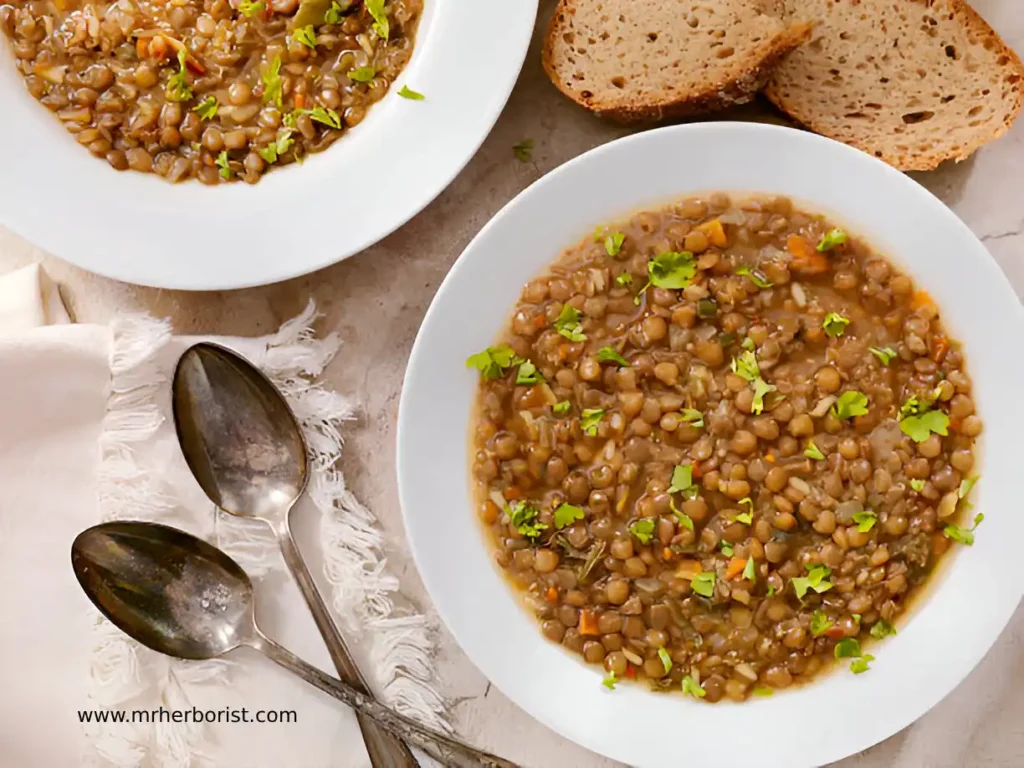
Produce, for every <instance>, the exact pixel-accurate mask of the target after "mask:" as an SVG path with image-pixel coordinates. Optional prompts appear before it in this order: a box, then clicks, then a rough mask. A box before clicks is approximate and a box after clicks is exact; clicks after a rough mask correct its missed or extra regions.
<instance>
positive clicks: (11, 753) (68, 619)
mask: <svg viewBox="0 0 1024 768" xmlns="http://www.w3.org/2000/svg"><path fill="white" fill-rule="evenodd" d="M0 308H2V309H0V371H2V373H3V376H2V378H0V585H3V588H2V589H0V669H2V670H3V671H2V673H0V682H2V684H3V693H2V694H0V755H2V756H3V759H2V761H0V762H2V763H3V764H4V765H9V766H18V768H54V767H55V766H72V765H101V766H117V768H127V767H129V766H130V767H138V768H144V767H145V766H159V768H197V767H198V766H218V768H235V767H237V768H264V767H265V768H327V767H328V766H340V767H341V768H366V767H367V766H368V765H369V760H368V758H367V756H366V752H365V748H364V747H363V744H362V739H361V736H360V734H359V730H358V726H357V724H356V721H355V718H354V716H353V715H352V713H351V712H350V711H349V710H347V709H346V708H345V707H344V706H343V705H341V704H340V703H339V702H337V701H335V700H333V699H331V698H329V697H327V696H325V695H323V694H321V693H320V692H319V691H317V690H315V689H313V688H312V687H310V686H308V685H306V684H305V683H303V682H302V681H300V680H298V679H296V678H294V677H292V676H290V675H289V674H288V673H286V672H284V671H283V670H280V669H279V668H277V667H276V666H274V665H273V664H272V663H271V662H269V661H267V660H266V659H263V658H262V657H261V656H259V655H258V654H256V653H255V652H251V651H249V650H248V649H243V650H241V651H237V652H234V653H232V654H231V655H230V656H229V657H228V658H227V659H226V660H224V661H212V662H184V661H178V660H173V659H169V658H168V657H165V656H161V655H160V654H156V653H153V652H151V651H149V650H147V649H145V648H142V647H141V646H139V645H137V644H136V643H134V642H133V641H130V640H128V639H126V638H125V637H124V635H122V634H121V633H120V632H119V631H118V630H116V628H114V627H113V626H112V625H111V624H110V623H109V622H107V621H106V620H104V619H102V618H101V617H100V616H99V613H98V612H97V611H96V610H95V609H94V608H93V607H92V605H91V604H90V603H89V602H88V600H87V598H86V597H85V595H84V594H83V593H82V592H81V590H80V588H79V586H78V584H77V582H76V580H75V577H74V574H73V573H72V570H71V563H70V546H71V542H72V540H73V539H74V537H75V535H77V534H78V533H79V532H80V531H81V530H83V529H85V528H87V527H89V526H90V525H94V524H96V523H98V522H100V521H102V520H107V519H148V520H154V521H159V522H163V523H166V524H169V525H174V526H176V527H179V528H183V529H185V530H188V531H190V532H192V533H195V534H197V535H200V536H202V537H204V538H206V539H207V540H209V541H211V542H213V543H215V544H217V545H219V546H221V547H222V548H224V549H225V550H227V551H228V552H229V553H230V554H232V556H234V557H235V558H236V559H237V560H238V561H239V562H240V563H241V564H242V565H243V566H244V567H245V568H246V570H247V571H248V572H249V573H250V575H251V576H253V577H254V580H255V581H256V582H257V583H256V594H257V619H258V620H259V621H260V624H261V626H262V627H263V629H264V630H265V631H266V632H267V634H269V635H270V636H271V637H273V638H275V639H277V640H279V641H280V642H282V643H283V644H285V645H286V646H288V647H289V648H291V649H292V650H293V651H295V652H296V653H297V654H298V655H300V656H302V657H303V658H305V659H307V660H308V661H310V662H311V663H313V664H315V665H317V666H319V667H321V668H322V669H324V670H332V666H331V662H330V658H329V656H328V654H327V651H326V648H325V647H324V646H323V643H322V641H321V639H320V637H319V634H318V633H317V631H316V628H315V625H314V624H313V621H312V618H311V616H310V615H309V612H308V610H307V609H306V606H305V604H304V603H303V601H302V598H301V596H300V594H299V592H298V590H297V588H296V587H295V586H294V584H293V582H292V581H291V579H290V577H289V576H288V575H287V573H286V572H285V571H284V566H283V563H282V561H281V559H280V557H279V554H278V553H277V548H276V543H275V542H274V541H273V539H271V538H270V537H269V535H267V534H266V532H265V531H264V530H263V528H262V526H260V525H259V524H256V523H251V522H248V521H240V520H237V519H234V518H230V517H229V516H227V515H225V514H224V513H220V512H218V511H217V510H216V509H215V508H214V507H213V505H212V504H210V502H209V501H207V500H206V498H205V496H204V495H203V494H202V491H201V490H200V489H199V487H198V485H197V484H196V483H195V481H194V479H193V478H192V477H191V474H190V473H189V471H188V468H187V466H186V465H185V463H184V459H183V458H182V457H181V455H180V451H179V449H178V446H177V441H176V438H175V436H174V430H173V425H172V423H171V421H170V418H169V400H170V392H169V373H170V371H172V370H173V365H174V362H175V361H176V360H177V358H178V356H179V355H180V354H181V352H182V351H183V349H184V348H185V347H186V346H188V344H190V343H193V342H194V341H195V340H194V339H180V338H174V337H172V335H171V333H170V329H169V328H168V327H167V326H166V324H164V323H162V322H158V321H154V320H152V319H151V318H148V317H144V316H130V317H123V318H119V319H117V320H115V321H114V323H112V325H111V326H110V327H107V326H97V325H74V324H69V323H68V318H67V314H66V312H65V311H64V307H63V304H62V303H61V302H60V298H59V294H58V292H57V289H56V287H55V286H53V285H52V284H51V283H50V282H49V280H48V279H47V278H46V276H45V274H44V273H42V272H41V271H40V269H39V268H38V267H36V266H32V267H28V268H26V269H23V270H19V271H18V272H16V273H13V274H12V275H8V276H6V277H0ZM314 319H315V310H314V308H313V307H312V306H310V307H309V308H307V310H306V311H305V312H304V313H303V314H302V315H300V316H299V317H297V318H295V319H294V320H292V321H290V322H289V323H286V324H285V326H283V327H282V329H281V330H280V331H279V332H278V333H277V334H275V335H274V336H270V337H266V338H262V339H224V338H218V339H217V341H218V343H221V344H224V345H226V346H229V347H232V348H235V349H236V350H238V351H239V352H241V353H242V354H244V355H246V356H247V357H248V358H249V359H251V360H253V361H254V362H255V363H256V364H257V365H259V366H260V367H261V368H262V369H263V370H264V371H265V372H267V373H268V375H270V376H271V378H272V379H274V380H275V382H276V383H277V384H278V385H279V386H280V387H281V388H282V390H283V391H284V392H285V394H286V397H287V398H288V399H289V402H290V404H291V405H292V408H293V409H294V410H295V411H296V415H297V416H298V418H299V420H300V421H301V422H302V423H303V427H304V431H305V434H306V437H307V440H308V441H309V445H310V451H311V454H312V477H311V482H310V489H309V493H308V495H307V498H306V499H305V500H304V502H302V503H301V504H302V506H300V507H299V508H298V509H297V510H296V513H295V518H296V520H295V522H296V529H297V531H296V533H297V536H298V538H299V546H300V548H301V549H302V550H303V553H304V554H305V555H306V556H307V559H308V560H309V564H310V570H311V571H312V572H313V573H314V574H315V575H316V576H317V580H318V581H319V582H320V585H321V588H322V589H324V590H325V595H327V596H328V602H329V603H331V604H332V607H333V608H334V609H335V614H336V618H338V619H340V621H341V624H342V626H343V627H344V630H345V632H346V637H347V638H348V639H350V640H354V641H355V642H354V643H353V645H354V646H355V652H356V655H357V657H359V658H357V661H358V662H360V666H361V667H362V669H363V670H364V672H367V673H368V674H367V677H368V679H370V680H371V685H373V684H376V685H375V687H376V690H377V693H378V694H379V695H380V696H381V698H382V699H383V700H384V701H387V702H388V703H389V704H391V705H392V706H394V707H395V708H396V709H398V710H400V711H403V712H405V713H407V714H410V715H412V716H414V717H418V718H419V719H421V720H422V721H425V722H427V723H428V724H430V725H433V726H434V727H438V728H446V727H447V724H446V721H445V717H444V702H443V701H442V700H441V698H440V697H439V696H438V695H437V694H436V693H435V691H434V689H433V687H432V678H431V671H430V665H429V661H430V655H431V653H432V652H433V649H434V646H433V643H434V639H433V636H432V633H430V632H429V628H428V627H427V626H426V623H425V621H424V619H423V618H422V617H421V616H419V615H417V614H415V613H413V612H411V611H409V610H403V609H399V610H396V608H395V605H394V597H395V595H394V594H393V592H394V590H395V589H396V588H397V581H396V580H395V579H394V578H393V577H392V576H391V575H390V574H389V573H388V572H387V568H386V563H385V562H384V558H383V555H382V553H381V545H382V540H381V534H380V532H379V530H378V529H377V528H376V526H375V523H374V520H373V517H372V515H371V514H370V513H369V512H368V511H367V510H366V509H365V508H363V507H362V506H361V505H360V504H359V502H358V501H357V500H356V499H355V498H354V497H353V496H352V494H351V493H350V492H348V491H347V489H346V487H345V484H344V478H343V477H342V476H341V473H340V471H338V470H337V468H336V467H335V463H336V461H337V459H338V457H339V455H340V450H341V437H340V434H339V431H338V430H339V426H340V425H341V423H342V422H343V421H345V420H347V419H349V418H351V415H352V411H353V408H352V405H351V404H350V403H349V402H348V401H347V400H346V399H345V398H343V397H341V396H339V395H337V394H335V393H331V392H328V391H326V390H324V389H322V388H321V387H319V386H318V385H317V384H316V378H317V377H318V376H319V375H320V373H321V371H322V370H323V368H324V366H325V365H326V364H327V363H328V362H329V361H330V359H331V358H332V357H333V356H334V354H335V352H336V351H337V349H338V340H337V339H336V338H335V337H333V336H331V337H328V338H327V339H323V340H317V339H316V338H315V336H314V335H313V333H312V331H311V329H310V325H311V323H312V322H313V320H314ZM360 640H362V642H360ZM158 707H163V708H165V709H167V710H179V711H185V710H188V711H191V710H193V709H194V708H195V709H199V710H204V711H207V710H225V709H228V710H233V711H235V712H238V711H239V710H240V709H241V708H242V707H245V708H247V710H248V711H249V714H250V716H255V713H256V712H257V710H263V711H265V712H267V713H269V712H294V713H295V718H296V720H297V721H296V722H288V723H275V724H271V723H248V724H243V723H237V722H217V723H212V724H203V725H196V724H192V723H169V722H166V723H160V724H153V723H148V724H147V723H133V724H120V725H114V724H110V723H105V724H96V723H93V724H91V725H86V724H82V723H81V722H80V717H81V716H80V714H79V713H80V712H85V711H87V710H100V709H104V710H106V709H109V710H111V711H128V712H130V711H131V710H151V709H156V708H158ZM206 717H209V715H206Z"/></svg>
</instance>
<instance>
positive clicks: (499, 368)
mask: <svg viewBox="0 0 1024 768" xmlns="http://www.w3.org/2000/svg"><path fill="white" fill-rule="evenodd" d="M515 357H516V353H515V352H513V351H512V347H510V346H508V345H507V344H502V345H501V346H499V347H488V348H487V349H485V350H484V351H483V352H477V353H476V354H475V355H470V356H469V357H467V358H466V367H467V368H476V369H477V370H478V371H480V373H481V374H482V375H483V377H484V378H485V379H498V378H501V377H502V376H504V375H505V371H506V370H508V369H509V368H511V367H512V365H513V361H514V360H515Z"/></svg>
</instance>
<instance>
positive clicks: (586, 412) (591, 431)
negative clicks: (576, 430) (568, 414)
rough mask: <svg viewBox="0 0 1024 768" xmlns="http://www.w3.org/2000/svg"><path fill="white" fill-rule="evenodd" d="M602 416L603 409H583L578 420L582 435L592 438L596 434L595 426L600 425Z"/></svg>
mask: <svg viewBox="0 0 1024 768" xmlns="http://www.w3.org/2000/svg"><path fill="white" fill-rule="evenodd" d="M602 416H604V408H584V409H583V413H582V414H581V418H580V427H581V428H582V429H583V434H585V435H590V436H591V437H593V436H594V435H596V434H597V425H598V424H600V423H601V417H602Z"/></svg>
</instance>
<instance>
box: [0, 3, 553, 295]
mask: <svg viewBox="0 0 1024 768" xmlns="http://www.w3.org/2000/svg"><path fill="white" fill-rule="evenodd" d="M537 10H538V0H526V1H525V2H521V3H520V2H517V3H479V2H476V0H425V3H424V13H423V17H422V18H421V20H420V24H419V29H418V31H417V37H416V42H415V45H414V48H413V54H412V57H411V59H410V61H409V63H408V65H407V66H406V68H405V69H404V70H403V72H402V74H401V75H400V76H399V77H398V78H397V80H396V82H395V83H394V84H393V85H392V87H391V88H389V90H388V93H387V95H386V96H385V97H384V98H383V99H382V100H381V102H379V103H378V104H375V105H374V106H373V108H372V109H370V110H369V112H368V114H367V117H366V119H365V120H364V121H363V122H362V123H360V124H359V125H358V126H355V128H353V129H352V130H351V131H350V132H349V134H348V135H346V136H343V137H342V138H341V139H340V140H338V141H336V142H335V143H334V144H333V145H332V146H331V147H329V148H328V149H326V150H325V151H323V152H320V153H317V155H316V156H315V157H313V158H311V159H310V160H309V162H307V163H304V164H302V165H299V164H292V165H290V166H286V167H283V168H279V169H276V170H274V172H272V173H268V174H267V175H266V176H264V177H263V178H261V179H260V181H259V183H257V184H255V185H251V186H250V185H247V184H245V183H244V182H235V183H232V184H219V185H217V186H214V187H207V186H204V185H202V184H201V183H199V182H198V181H195V180H189V181H187V182H183V183H180V184H174V185H172V184H168V183H167V182H166V181H164V180H163V179H160V178H157V177H156V176H154V175H153V174H140V173H137V172H134V171H125V172H118V171H115V170H113V169H112V168H111V167H110V166H109V165H108V164H107V163H106V162H104V161H103V160H102V159H99V158H95V157H93V156H92V155H91V154H90V153H89V152H88V151H87V150H86V149H85V148H84V147H80V146H78V145H77V144H76V143H75V142H74V139H73V137H72V136H71V134H69V133H68V132H67V131H66V130H64V128H63V126H61V125H60V124H59V121H58V120H57V119H56V117H55V116H54V115H51V114H50V113H49V111H48V110H47V109H45V107H43V106H42V105H40V104H39V103H38V102H37V101H36V100H35V99H34V98H32V97H31V96H30V95H29V94H28V91H27V89H26V88H25V86H24V82H23V78H22V76H21V74H20V73H19V72H17V71H16V70H15V68H14V66H13V61H14V60H13V54H12V52H11V50H10V49H11V46H10V45H9V44H8V43H7V42H6V36H5V35H0V38H3V42H0V100H2V101H3V102H4V104H5V108H6V110H8V114H5V119H4V120H3V121H0V143H3V145H4V146H8V147H25V148H27V149H28V151H25V152H6V153H3V156H2V157H0V224H3V225H4V226H6V227H8V228H9V229H11V230H12V231H14V232H16V233H17V234H18V235H20V236H21V237H23V238H25V239H26V240H28V241H29V242H31V243H32V244H33V245H35V246H37V247H39V248H41V249H43V250H44V251H47V252H49V253H51V254H53V255H56V256H58V257H60V258H62V259H64V260H66V261H68V262H70V263H72V264H74V265H76V266H78V267H81V268H82V269H85V270H87V271H89V272H93V273H95V274H98V275H102V276H104V277H108V278H112V279H115V280H121V281H124V282H128V283H133V284H136V285H144V286H150V287H155V288H169V289H179V290H201V291H209V290H232V289H239V288H249V287H254V286H259V285H267V284H271V283H276V282H279V281H282V280H287V279H290V278H293V277H298V276H301V275H305V274H309V273H311V272H314V271H316V270H319V269H322V268H324V267H327V266H330V265H331V264H334V263H336V262H338V261H341V260H343V259H346V258H348V257H350V256H353V255H355V254H357V253H359V252H360V251H363V250H365V249H366V248H368V247H370V246H371V245H373V244H375V243H377V242H379V241H380V240H382V239H383V238H385V237H386V236H388V235H389V234H391V233H392V232H394V231H395V230H396V229H398V228H399V227H401V226H402V225H403V224H405V223H406V222H408V221H409V220H410V219H411V218H412V217H413V216H415V215H416V214H418V213H419V212H420V211H422V210H423V209H424V208H425V207H426V206H427V205H428V204H429V203H430V202H432V201H433V200H434V199H435V198H436V197H437V196H438V195H439V194H440V193H441V192H442V191H443V190H444V189H445V188H447V187H448V185H449V184H451V182H452V181H453V180H454V179H455V177H456V176H457V175H458V174H459V173H460V172H461V171H462V169H463V168H464V167H465V166H466V165H467V164H468V163H469V161H470V160H471V159H472V158H473V156H474V155H475V154H476V152H477V150H478V149H479V148H480V146H481V145H482V143H483V141H484V140H485V139H486V138H487V136H488V135H489V133H490V132H491V129H492V128H493V127H494V124H495V123H496V121H497V119H498V117H499V116H500V114H501V112H502V110H503V109H504V106H505V104H506V102H507V101H508V98H509V96H510V95H511V92H512V88H513V87H514V85H515V83H516V81H517V80H518V76H519V73H520V71H521V69H522V66H523V63H524V61H525V58H526V54H527V52H528V49H529V45H530V40H531V37H532V33H533V28H534V24H535V20H536V16H537ZM495 28H497V29H501V30H502V31H503V34H501V35H494V36H491V35H481V34H479V30H480V29H495ZM467 61H472V62H474V65H473V66H472V67H467V66H466V64H465V62H467ZM406 84H408V85H409V86H410V87H411V88H413V90H417V91H419V92H421V93H423V94H425V96H426V99H425V100H423V101H411V100H408V99H403V98H401V97H399V96H398V90H399V89H400V88H401V86H403V85H406ZM353 178H354V179H358V180H359V181H358V183H357V184H353V183H352V182H351V181H350V180H351V179H353ZM53 179H56V180H58V181H59V183H57V184H52V183H47V182H48V181H49V180H53ZM44 184H45V185H46V191H45V194H44V193H43V186H44ZM282 201H287V202H286V203H282ZM379 201H386V203H385V204H384V205H379V204H378V202H379ZM54 211H57V212H59V213H60V216H59V218H58V217H55V216H54V213H53V212H54ZM112 213H117V214H118V215H119V218H120V221H119V223H118V226H117V230H118V231H117V232H113V231H112V230H113V227H112V226H111V225H110V223H109V222H110V218H109V217H110V216H111V214H112ZM261 222H264V223H265V222H271V226H261V224H260V223H261ZM336 222H338V223H340V224H341V226H340V227H339V226H334V227H331V226H330V225H331V224H334V223H336ZM275 223H276V224H275ZM239 224H242V225H243V226H241V227H240V226H239ZM169 225H170V226H169ZM210 253H214V254H219V255H218V256H217V257H215V258H211V257H210Z"/></svg>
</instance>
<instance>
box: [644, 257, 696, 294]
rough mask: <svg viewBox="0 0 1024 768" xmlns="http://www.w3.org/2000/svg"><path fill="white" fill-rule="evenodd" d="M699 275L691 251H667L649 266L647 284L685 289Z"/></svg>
mask: <svg viewBox="0 0 1024 768" xmlns="http://www.w3.org/2000/svg"><path fill="white" fill-rule="evenodd" d="M696 275H697V262H696V261H694V259H693V254H692V253H690V252H689V251H682V252H681V253H680V252H676V251H666V252H665V253H663V254H661V255H659V256H655V257H654V258H653V259H651V260H650V262H648V264H647V277H648V279H647V283H648V285H656V286H658V287H659V288H669V289H675V290H678V289H680V288H685V287H686V286H688V285H689V284H690V283H691V282H693V278H694V277H695V276H696Z"/></svg>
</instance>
